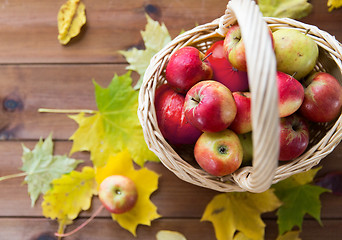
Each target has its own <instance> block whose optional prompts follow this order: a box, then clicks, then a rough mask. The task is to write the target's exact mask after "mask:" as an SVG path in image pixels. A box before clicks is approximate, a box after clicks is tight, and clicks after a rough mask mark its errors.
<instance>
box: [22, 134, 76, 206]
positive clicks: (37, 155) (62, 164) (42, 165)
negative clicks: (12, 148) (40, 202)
mask: <svg viewBox="0 0 342 240" xmlns="http://www.w3.org/2000/svg"><path fill="white" fill-rule="evenodd" d="M22 147H23V155H22V157H21V159H22V161H23V165H22V167H21V170H22V171H23V172H25V173H26V176H25V183H27V185H28V192H29V194H30V198H31V206H34V204H35V202H36V200H37V198H38V197H39V195H40V194H41V193H46V192H47V191H48V190H49V189H50V188H51V181H52V180H53V179H55V178H59V177H60V176H62V175H63V174H65V173H69V172H71V171H72V170H74V169H75V167H76V166H77V165H78V164H79V163H81V162H82V161H80V160H75V159H72V158H68V157H67V156H60V155H55V156H53V155H52V154H53V142H52V135H51V134H50V135H49V136H48V137H47V138H46V139H45V141H43V140H42V139H40V140H39V142H38V143H37V144H36V145H35V147H34V149H33V150H32V151H31V150H30V149H28V148H27V147H26V146H25V145H24V144H23V145H22Z"/></svg>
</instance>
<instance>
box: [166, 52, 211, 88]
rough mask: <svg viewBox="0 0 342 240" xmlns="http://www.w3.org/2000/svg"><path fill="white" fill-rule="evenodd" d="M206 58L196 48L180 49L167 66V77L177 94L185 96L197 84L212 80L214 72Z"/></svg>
mask: <svg viewBox="0 0 342 240" xmlns="http://www.w3.org/2000/svg"><path fill="white" fill-rule="evenodd" d="M204 58H205V56H204V54H203V53H202V52H200V51H199V50H198V49H197V48H195V47H191V46H187V47H183V48H180V49H178V50H177V51H176V52H175V53H174V54H172V56H171V57H170V60H169V62H168V63H167V66H166V72H165V77H166V80H167V82H168V84H170V86H171V87H172V88H173V89H174V90H175V91H176V92H179V93H183V94H185V93H186V92H187V91H188V90H189V89H190V88H191V87H192V86H193V85H195V84H196V83H197V82H199V81H201V80H207V79H211V78H212V76H213V71H212V69H211V67H210V64H209V62H208V60H207V59H205V60H204Z"/></svg>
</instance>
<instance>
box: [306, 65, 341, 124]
mask: <svg viewBox="0 0 342 240" xmlns="http://www.w3.org/2000/svg"><path fill="white" fill-rule="evenodd" d="M303 84H304V86H305V94H304V101H303V104H302V105H301V107H300V109H299V112H300V113H301V114H302V115H303V116H304V117H305V118H307V119H308V120H310V121H313V122H329V121H332V120H334V119H335V118H337V117H338V116H339V115H340V113H341V106H342V87H341V84H340V83H339V82H338V80H337V79H336V78H335V77H334V76H332V75H331V74H329V73H325V72H317V73H313V74H311V75H310V76H309V77H308V78H307V79H306V80H305V81H304V83H303Z"/></svg>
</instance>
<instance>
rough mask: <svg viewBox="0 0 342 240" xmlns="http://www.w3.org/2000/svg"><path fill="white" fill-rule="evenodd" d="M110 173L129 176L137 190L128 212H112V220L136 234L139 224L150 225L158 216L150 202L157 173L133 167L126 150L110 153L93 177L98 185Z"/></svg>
mask: <svg viewBox="0 0 342 240" xmlns="http://www.w3.org/2000/svg"><path fill="white" fill-rule="evenodd" d="M111 175H124V176H126V177H129V178H130V179H131V180H132V181H133V182H134V183H135V185H136V187H137V190H138V200H137V202H136V204H135V206H134V207H133V208H132V209H131V210H129V211H128V212H125V213H122V214H112V218H113V220H115V221H117V222H118V223H119V224H120V226H121V227H123V228H125V229H127V230H128V231H130V232H131V233H132V234H133V235H134V236H136V228H137V226H138V225H139V224H142V225H147V226H150V225H151V221H152V220H154V219H157V218H159V217H160V215H159V214H158V213H157V207H156V206H155V205H154V204H153V203H152V202H151V200H150V195H151V194H152V193H153V192H154V191H155V190H157V188H158V177H159V175H158V174H157V173H155V172H153V171H151V170H149V169H147V168H145V167H144V168H140V169H138V170H136V169H134V166H133V162H132V158H131V156H130V154H129V152H128V151H122V152H120V153H118V154H117V155H111V156H110V157H109V160H108V161H107V164H106V165H105V166H103V167H99V168H97V169H96V174H95V179H96V182H97V183H98V185H100V183H101V182H102V181H103V180H104V179H105V178H107V177H109V176H111Z"/></svg>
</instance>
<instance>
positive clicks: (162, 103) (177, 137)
mask: <svg viewBox="0 0 342 240" xmlns="http://www.w3.org/2000/svg"><path fill="white" fill-rule="evenodd" d="M184 100H185V97H184V96H183V95H182V94H180V93H177V92H175V91H174V90H173V89H171V88H170V86H169V85H167V84H164V85H161V86H160V87H159V88H157V90H156V96H155V108H156V115H157V121H158V126H159V129H160V131H161V133H162V134H163V136H164V138H165V139H166V140H168V141H169V143H171V144H194V143H195V142H196V140H197V139H198V138H199V136H200V135H201V133H202V132H201V131H200V130H198V129H197V128H195V127H194V126H192V125H191V124H190V123H189V122H188V121H187V119H186V118H185V115H184V110H183V106H184Z"/></svg>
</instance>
